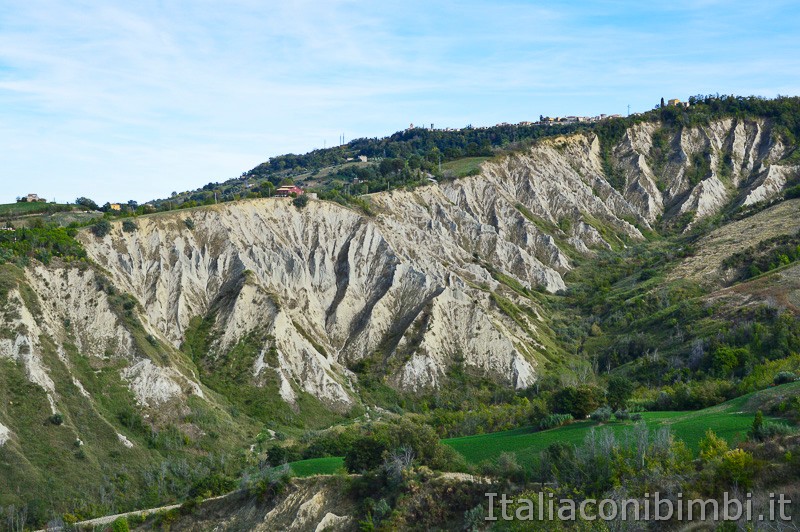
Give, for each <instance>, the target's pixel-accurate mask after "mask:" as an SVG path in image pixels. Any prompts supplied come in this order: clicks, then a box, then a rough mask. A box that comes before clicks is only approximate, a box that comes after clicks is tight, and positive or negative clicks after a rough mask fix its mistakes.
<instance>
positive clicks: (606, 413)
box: [589, 406, 611, 422]
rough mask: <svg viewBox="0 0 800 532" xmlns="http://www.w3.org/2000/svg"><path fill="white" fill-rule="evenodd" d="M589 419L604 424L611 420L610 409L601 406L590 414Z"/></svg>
mask: <svg viewBox="0 0 800 532" xmlns="http://www.w3.org/2000/svg"><path fill="white" fill-rule="evenodd" d="M589 418H591V419H592V420H593V421H600V422H605V421H608V420H610V419H611V409H610V408H609V407H607V406H601V407H600V408H598V409H597V410H595V411H594V412H592V413H591V414H589Z"/></svg>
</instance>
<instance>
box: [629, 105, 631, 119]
mask: <svg viewBox="0 0 800 532" xmlns="http://www.w3.org/2000/svg"><path fill="white" fill-rule="evenodd" d="M628 116H631V104H628Z"/></svg>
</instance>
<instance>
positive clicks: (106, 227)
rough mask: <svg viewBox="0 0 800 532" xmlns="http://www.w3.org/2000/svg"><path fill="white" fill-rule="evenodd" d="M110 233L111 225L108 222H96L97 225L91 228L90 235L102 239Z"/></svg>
mask: <svg viewBox="0 0 800 532" xmlns="http://www.w3.org/2000/svg"><path fill="white" fill-rule="evenodd" d="M110 232H111V223H110V222H109V221H108V220H98V221H97V223H95V224H94V225H93V226H92V233H93V234H94V236H96V237H97V238H103V237H104V236H106V235H107V234H108V233H110Z"/></svg>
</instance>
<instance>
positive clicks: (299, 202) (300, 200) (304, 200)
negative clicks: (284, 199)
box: [292, 194, 308, 209]
mask: <svg viewBox="0 0 800 532" xmlns="http://www.w3.org/2000/svg"><path fill="white" fill-rule="evenodd" d="M292 205H294V206H295V207H297V208H298V209H302V208H303V207H305V206H306V205H308V196H306V195H305V194H301V195H299V196H297V197H296V198H295V199H293V200H292Z"/></svg>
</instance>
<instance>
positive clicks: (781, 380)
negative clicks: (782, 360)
mask: <svg viewBox="0 0 800 532" xmlns="http://www.w3.org/2000/svg"><path fill="white" fill-rule="evenodd" d="M796 380H797V375H795V374H794V373H792V372H791V371H781V372H780V373H778V374H777V375H775V379H773V382H774V383H775V384H776V385H778V384H786V383H789V382H794V381H796Z"/></svg>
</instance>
